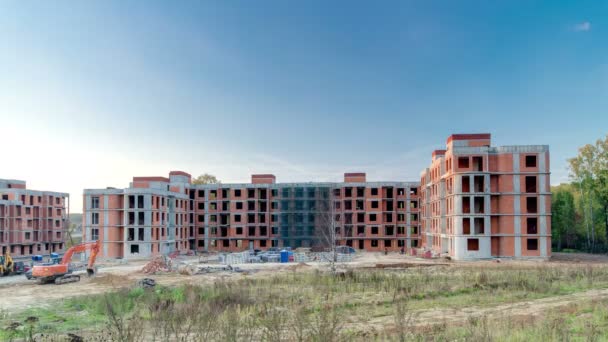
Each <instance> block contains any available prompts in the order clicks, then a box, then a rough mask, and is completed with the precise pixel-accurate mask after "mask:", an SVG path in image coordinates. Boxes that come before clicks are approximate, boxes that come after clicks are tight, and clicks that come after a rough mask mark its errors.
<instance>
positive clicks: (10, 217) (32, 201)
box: [0, 179, 69, 257]
mask: <svg viewBox="0 0 608 342" xmlns="http://www.w3.org/2000/svg"><path fill="white" fill-rule="evenodd" d="M68 201H69V195H68V194H67V193H61V192H53V191H37V190H30V189H27V188H26V183H25V181H22V180H11V179H0V252H1V253H2V255H4V254H5V253H6V252H10V253H11V254H12V255H13V256H15V257H18V256H26V255H35V254H47V253H52V252H62V251H63V250H64V248H65V238H66V232H67V224H68V213H67V212H66V207H67V205H66V204H67V202H68Z"/></svg>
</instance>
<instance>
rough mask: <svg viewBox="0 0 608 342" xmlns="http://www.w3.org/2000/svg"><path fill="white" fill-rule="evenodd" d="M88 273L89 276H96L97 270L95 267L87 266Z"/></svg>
mask: <svg viewBox="0 0 608 342" xmlns="http://www.w3.org/2000/svg"><path fill="white" fill-rule="evenodd" d="M87 275H88V276H89V277H92V276H94V275H95V270H94V269H92V268H87Z"/></svg>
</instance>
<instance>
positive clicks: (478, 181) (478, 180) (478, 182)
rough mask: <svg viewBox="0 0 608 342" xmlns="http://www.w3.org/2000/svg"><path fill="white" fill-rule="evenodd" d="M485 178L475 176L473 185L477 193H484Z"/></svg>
mask: <svg viewBox="0 0 608 342" xmlns="http://www.w3.org/2000/svg"><path fill="white" fill-rule="evenodd" d="M483 183H484V176H475V177H474V178H473V185H474V187H475V192H484V190H483V189H484V186H483V185H484V184H483Z"/></svg>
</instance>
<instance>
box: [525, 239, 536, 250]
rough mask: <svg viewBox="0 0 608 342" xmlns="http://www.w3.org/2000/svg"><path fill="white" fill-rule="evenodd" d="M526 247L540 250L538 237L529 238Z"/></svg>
mask: <svg viewBox="0 0 608 342" xmlns="http://www.w3.org/2000/svg"><path fill="white" fill-rule="evenodd" d="M526 247H527V249H528V250H529V251H537V250H538V239H527V241H526Z"/></svg>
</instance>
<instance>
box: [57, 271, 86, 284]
mask: <svg viewBox="0 0 608 342" xmlns="http://www.w3.org/2000/svg"><path fill="white" fill-rule="evenodd" d="M78 281H80V276H79V275H74V274H67V275H64V276H62V277H59V278H55V284H56V285H61V284H68V283H75V282H78Z"/></svg>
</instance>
